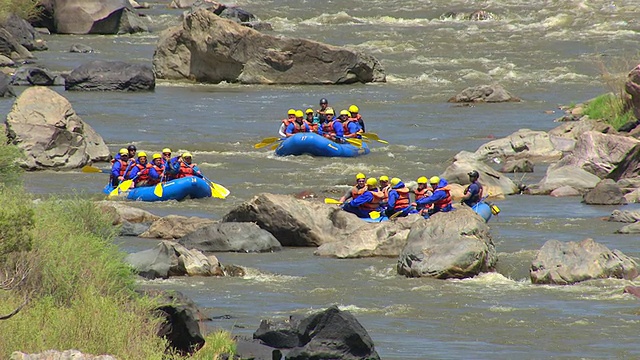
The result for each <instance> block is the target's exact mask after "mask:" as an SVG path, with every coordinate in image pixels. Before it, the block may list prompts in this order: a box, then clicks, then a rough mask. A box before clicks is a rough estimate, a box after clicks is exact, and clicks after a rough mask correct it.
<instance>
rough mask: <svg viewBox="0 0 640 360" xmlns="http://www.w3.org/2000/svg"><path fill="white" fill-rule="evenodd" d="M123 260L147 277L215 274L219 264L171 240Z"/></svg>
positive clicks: (164, 277)
mask: <svg viewBox="0 0 640 360" xmlns="http://www.w3.org/2000/svg"><path fill="white" fill-rule="evenodd" d="M125 261H126V262H127V263H128V264H130V265H131V266H133V267H134V268H135V269H136V272H137V273H138V274H139V275H140V276H142V277H144V278H147V279H156V278H163V279H166V278H168V277H170V276H185V275H189V276H211V275H214V274H216V275H217V274H219V272H218V271H217V269H216V267H218V266H220V264H214V263H212V262H211V260H210V259H209V258H207V257H206V256H204V255H203V254H202V253H201V252H200V251H198V250H195V249H191V250H189V249H187V248H185V247H184V246H182V245H180V244H178V243H175V242H172V241H162V242H160V243H159V244H158V245H157V246H156V247H155V248H153V249H149V250H143V251H140V252H137V253H133V254H129V255H127V257H126V258H125Z"/></svg>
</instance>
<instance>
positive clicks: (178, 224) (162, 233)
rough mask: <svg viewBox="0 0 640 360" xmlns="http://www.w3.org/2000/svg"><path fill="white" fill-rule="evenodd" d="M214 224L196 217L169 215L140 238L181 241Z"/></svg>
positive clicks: (155, 223)
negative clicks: (190, 234) (188, 235)
mask: <svg viewBox="0 0 640 360" xmlns="http://www.w3.org/2000/svg"><path fill="white" fill-rule="evenodd" d="M213 223H214V220H211V219H204V218H199V217H195V216H192V217H185V216H180V215H168V216H165V217H163V218H160V219H157V220H156V221H154V222H153V224H151V227H150V228H149V230H148V231H145V232H144V233H142V234H140V237H144V238H152V239H169V240H172V239H180V238H182V237H184V236H186V235H187V234H189V233H192V232H194V231H196V230H197V229H199V228H202V227H205V226H208V225H210V224H213Z"/></svg>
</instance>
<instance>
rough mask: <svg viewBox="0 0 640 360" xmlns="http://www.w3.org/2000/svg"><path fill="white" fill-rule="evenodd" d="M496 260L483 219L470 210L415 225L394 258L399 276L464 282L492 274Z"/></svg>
mask: <svg viewBox="0 0 640 360" xmlns="http://www.w3.org/2000/svg"><path fill="white" fill-rule="evenodd" d="M497 259H498V257H497V255H496V250H495V246H494V244H493V241H492V240H491V236H490V234H489V228H488V227H487V225H486V223H485V221H484V219H482V218H481V217H480V216H478V215H477V214H476V213H475V212H473V210H471V209H470V208H460V209H457V210H455V211H451V212H446V213H436V214H435V215H433V216H431V218H430V219H429V220H425V221H420V222H416V223H415V224H414V225H413V227H412V228H411V232H410V233H409V236H408V238H407V245H406V246H405V248H404V249H403V250H402V253H401V254H400V256H399V258H398V265H397V270H398V274H399V275H405V276H407V277H433V278H438V279H449V278H456V279H461V278H467V277H473V276H475V275H478V274H479V273H481V272H487V271H493V270H494V268H495V264H496V261H497Z"/></svg>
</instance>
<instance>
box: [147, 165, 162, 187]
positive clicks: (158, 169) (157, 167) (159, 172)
mask: <svg viewBox="0 0 640 360" xmlns="http://www.w3.org/2000/svg"><path fill="white" fill-rule="evenodd" d="M151 167H152V168H154V169H155V170H156V172H157V173H158V178H157V179H152V178H150V177H149V180H148V182H147V184H149V185H155V184H157V183H159V182H160V181H162V175H163V173H164V166H158V165H156V164H153V165H151Z"/></svg>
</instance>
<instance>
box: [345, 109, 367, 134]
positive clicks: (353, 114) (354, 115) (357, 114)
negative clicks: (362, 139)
mask: <svg viewBox="0 0 640 360" xmlns="http://www.w3.org/2000/svg"><path fill="white" fill-rule="evenodd" d="M349 112H350V113H351V118H353V119H355V120H356V121H357V122H358V125H360V128H361V129H362V132H366V130H365V129H364V120H362V116H361V115H360V109H358V107H357V106H355V105H351V106H349Z"/></svg>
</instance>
